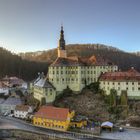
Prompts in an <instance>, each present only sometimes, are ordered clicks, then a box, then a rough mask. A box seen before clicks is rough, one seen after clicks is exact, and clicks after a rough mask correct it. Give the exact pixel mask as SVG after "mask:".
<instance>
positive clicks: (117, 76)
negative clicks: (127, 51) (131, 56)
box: [100, 68, 140, 81]
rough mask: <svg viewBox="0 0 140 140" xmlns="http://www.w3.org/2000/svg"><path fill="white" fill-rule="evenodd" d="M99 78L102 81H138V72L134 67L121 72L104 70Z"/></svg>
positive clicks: (139, 78) (139, 74) (139, 76)
mask: <svg viewBox="0 0 140 140" xmlns="http://www.w3.org/2000/svg"><path fill="white" fill-rule="evenodd" d="M100 80H101V81H102V80H103V81H104V80H105V81H109V80H111V81H130V80H138V81H140V73H139V72H138V71H136V70H135V69H134V68H131V69H130V70H128V71H125V72H122V71H118V72H106V73H104V74H102V75H101V77H100Z"/></svg>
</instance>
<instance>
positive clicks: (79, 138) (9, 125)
mask: <svg viewBox="0 0 140 140" xmlns="http://www.w3.org/2000/svg"><path fill="white" fill-rule="evenodd" d="M0 129H22V130H27V131H33V132H39V133H43V134H48V135H51V136H55V135H57V136H59V138H64V137H65V138H71V139H73V140H100V139H103V140H108V139H106V138H105V139H104V138H99V137H94V138H93V136H86V135H81V134H78V133H72V132H59V131H55V130H50V129H46V128H40V127H34V126H32V125H30V124H28V123H26V122H24V121H22V120H18V119H16V118H11V117H6V118H5V117H0Z"/></svg>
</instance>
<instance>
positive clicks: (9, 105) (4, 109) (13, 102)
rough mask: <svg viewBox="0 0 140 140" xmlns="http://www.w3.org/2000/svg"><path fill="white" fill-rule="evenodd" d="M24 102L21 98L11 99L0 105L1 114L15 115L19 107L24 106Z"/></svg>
mask: <svg viewBox="0 0 140 140" xmlns="http://www.w3.org/2000/svg"><path fill="white" fill-rule="evenodd" d="M22 104H23V101H22V100H21V99H20V98H15V97H9V98H7V99H6V100H4V101H3V102H1V103H0V113H1V114H4V113H7V114H8V113H9V114H10V113H14V110H15V108H16V106H17V105H22Z"/></svg>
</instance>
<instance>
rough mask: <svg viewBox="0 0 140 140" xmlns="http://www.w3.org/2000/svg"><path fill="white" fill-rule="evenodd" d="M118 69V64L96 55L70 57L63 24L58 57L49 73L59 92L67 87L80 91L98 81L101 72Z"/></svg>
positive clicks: (50, 79)
mask: <svg viewBox="0 0 140 140" xmlns="http://www.w3.org/2000/svg"><path fill="white" fill-rule="evenodd" d="M117 70H118V66H117V65H114V64H112V63H110V62H108V61H106V60H104V59H101V58H96V57H95V56H94V55H93V56H91V57H90V58H80V57H77V56H74V57H68V56H67V50H66V47H65V40H64V31H63V26H61V31H60V40H59V44H58V57H57V59H56V60H55V61H54V62H53V63H52V64H51V65H50V66H49V70H48V75H47V76H48V80H49V82H50V83H51V84H52V85H53V86H54V87H55V88H56V92H57V94H59V93H61V92H62V91H63V90H64V89H66V88H67V87H69V88H70V89H72V90H73V91H74V92H76V93H79V92H80V91H81V90H82V89H83V88H84V87H85V85H88V84H90V83H93V82H96V81H98V78H99V76H100V75H101V73H103V72H114V71H117Z"/></svg>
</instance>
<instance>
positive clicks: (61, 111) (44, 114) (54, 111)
mask: <svg viewBox="0 0 140 140" xmlns="http://www.w3.org/2000/svg"><path fill="white" fill-rule="evenodd" d="M68 113H69V109H68V108H57V107H53V106H42V107H41V108H40V109H39V111H38V112H36V113H35V115H34V116H35V117H41V118H46V119H51V120H60V121H66V120H67V118H68Z"/></svg>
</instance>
